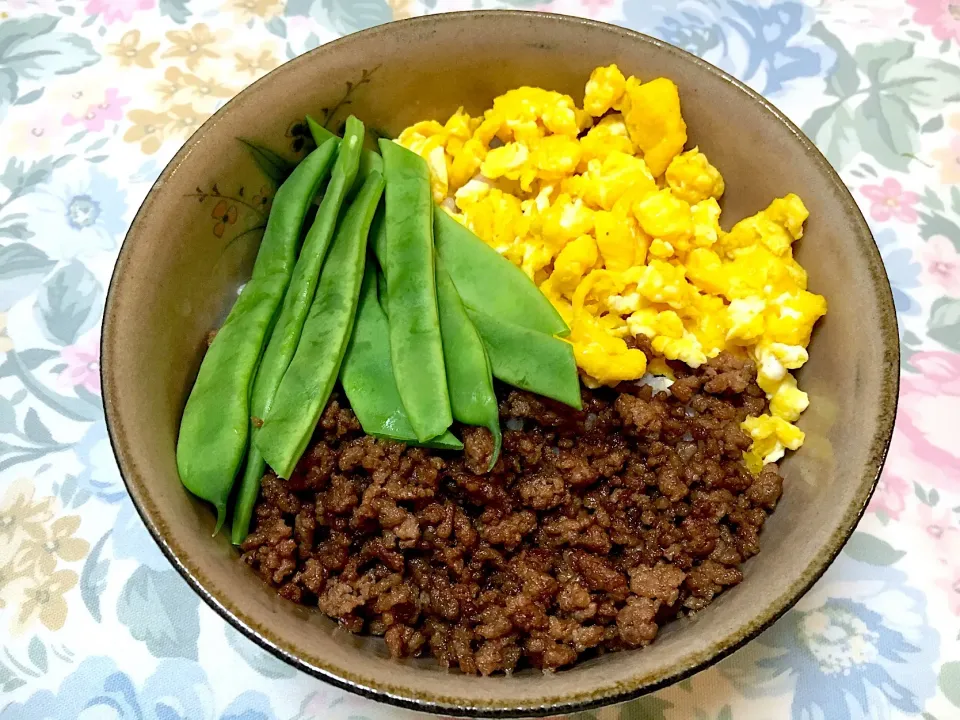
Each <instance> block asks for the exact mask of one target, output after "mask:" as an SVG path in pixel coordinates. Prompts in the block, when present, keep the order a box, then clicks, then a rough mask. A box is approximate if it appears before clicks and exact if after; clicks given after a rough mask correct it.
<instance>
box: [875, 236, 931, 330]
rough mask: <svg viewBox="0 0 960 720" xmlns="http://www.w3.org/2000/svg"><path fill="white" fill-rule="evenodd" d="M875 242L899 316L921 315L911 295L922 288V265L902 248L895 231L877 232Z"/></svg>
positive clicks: (908, 251) (918, 305)
mask: <svg viewBox="0 0 960 720" xmlns="http://www.w3.org/2000/svg"><path fill="white" fill-rule="evenodd" d="M873 237H874V240H876V241H877V247H878V248H879V249H880V256H881V257H882V258H883V265H884V267H885V268H886V269H887V277H889V278H890V289H891V290H892V291H893V304H894V305H895V306H896V308H897V314H898V315H901V316H907V315H914V316H915V315H919V314H920V303H919V302H918V301H917V300H916V299H915V298H914V297H913V296H912V295H911V294H910V291H911V290H916V289H917V288H919V287H920V263H918V262H916V261H915V260H914V258H913V253H911V252H910V249H909V248H906V247H902V246H901V245H900V244H899V243H898V242H897V234H896V232H895V231H893V230H891V229H889V228H887V229H884V230H880V231H879V232H875V233H874V235H873Z"/></svg>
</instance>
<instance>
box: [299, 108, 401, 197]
mask: <svg viewBox="0 0 960 720" xmlns="http://www.w3.org/2000/svg"><path fill="white" fill-rule="evenodd" d="M307 127H308V128H310V135H312V136H313V141H314V142H315V143H316V144H317V147H320V146H321V145H323V143H325V142H326V141H327V140H329V139H331V138H333V139H334V140H336V141H337V142H340V138H338V137H337V136H336V135H334V134H333V133H332V132H330V131H329V130H327V129H326V128H325V127H324V126H323V125H321V124H320V123H318V122H317V121H316V120H314V119H313V118H312V117H310V116H309V115H307ZM374 171H376V172H378V173H380V174H381V175H383V160H382V159H381V157H380V156H379V155H378V154H377V153H375V152H374V151H373V150H363V151H361V153H360V170H359V172H357V179H356V181H355V182H354V185H353V189H354V190H355V191H356V190H359V189H360V186H361V185H363V181H364V179H366V177H367V176H368V175H369V174H370V173H371V172H374Z"/></svg>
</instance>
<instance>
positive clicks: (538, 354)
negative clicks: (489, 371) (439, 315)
mask: <svg viewBox="0 0 960 720" xmlns="http://www.w3.org/2000/svg"><path fill="white" fill-rule="evenodd" d="M467 316H468V317H469V318H470V320H472V321H473V325H474V327H476V328H477V332H479V333H480V337H481V338H482V339H483V344H484V347H486V349H487V354H488V355H489V357H490V366H491V367H492V368H493V376H494V377H495V378H497V379H499V380H502V381H503V382H505V383H507V384H508V385H513V386H514V387H518V388H521V389H522V390H529V391H530V392H534V393H537V394H538V395H543V396H545V397H548V398H553V399H554V400H559V401H560V402H562V403H565V404H567V405H569V406H571V407H574V408H576V409H578V410H579V409H581V407H582V403H581V400H580V379H579V377H578V376H577V363H576V360H575V359H574V357H573V346H572V345H571V344H570V343H568V342H567V341H566V340H561V339H559V338H555V337H552V336H550V335H547V334H546V333H541V332H537V331H536V330H530V329H529V328H525V327H521V326H520V325H515V324H514V323H511V322H507V321H506V320H501V319H500V318H494V317H491V316H490V315H487V314H486V313H482V312H477V311H475V310H471V309H470V308H469V307H468V308H467Z"/></svg>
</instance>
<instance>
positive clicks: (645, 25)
mask: <svg viewBox="0 0 960 720" xmlns="http://www.w3.org/2000/svg"><path fill="white" fill-rule="evenodd" d="M623 11H624V15H625V16H626V20H627V24H628V25H629V26H631V27H633V28H635V29H637V30H642V31H645V32H650V33H652V34H653V35H655V36H657V37H659V38H660V39H662V40H666V41H667V42H669V43H672V44H673V45H677V46H678V47H681V48H683V49H684V50H687V51H689V52H691V53H693V54H694V55H698V56H700V57H702V58H704V59H705V60H709V61H710V62H712V63H713V64H715V65H717V66H719V67H721V68H723V69H724V70H726V71H727V72H729V73H731V74H733V75H735V76H737V77H738V78H740V79H741V80H743V81H744V82H747V83H749V84H751V85H753V86H754V87H755V88H757V89H758V90H760V91H761V92H763V93H764V94H767V95H775V94H777V93H779V92H781V91H782V90H783V89H784V88H785V87H786V86H787V85H789V84H790V82H791V81H793V80H796V79H798V78H803V77H813V76H816V75H819V74H820V73H821V72H822V71H823V70H824V69H825V68H828V67H830V65H832V63H833V60H834V56H833V53H832V51H830V50H829V48H827V47H826V46H825V45H824V44H823V43H821V42H819V41H816V40H815V39H813V38H812V37H810V36H809V35H807V31H808V30H809V28H810V25H811V24H812V21H813V12H812V10H811V9H810V8H809V7H808V6H806V5H804V4H802V3H799V2H793V1H788V2H777V3H773V4H767V5H763V4H762V3H761V4H756V3H754V4H747V3H743V2H737V1H736V0H703V1H702V2H701V1H700V0H658V1H656V2H653V3H648V2H647V1H646V0H626V2H625V3H624V8H623Z"/></svg>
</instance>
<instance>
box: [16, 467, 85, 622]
mask: <svg viewBox="0 0 960 720" xmlns="http://www.w3.org/2000/svg"><path fill="white" fill-rule="evenodd" d="M58 511H59V502H58V501H57V499H56V498H54V497H37V495H36V488H35V486H34V483H33V481H32V480H28V479H21V480H17V481H15V482H13V483H11V484H10V485H9V486H8V487H7V490H6V492H5V493H4V495H3V498H2V499H0V609H3V610H6V611H7V612H6V613H5V614H6V615H7V616H8V617H9V618H10V631H11V632H12V633H14V634H16V633H20V632H24V631H26V630H27V629H29V628H30V627H32V626H33V625H34V624H35V623H36V622H37V621H39V623H40V624H42V625H43V626H44V627H46V628H47V629H48V630H59V629H60V628H61V627H63V624H64V622H66V618H67V601H66V599H65V595H66V594H67V593H68V592H69V591H70V590H72V589H73V588H74V587H75V586H76V585H77V582H78V574H77V569H76V568H75V567H63V566H64V565H74V564H75V563H79V562H80V561H81V560H83V559H84V558H85V557H86V556H87V553H88V552H89V551H90V543H89V542H87V541H86V540H84V539H83V538H81V537H77V533H78V531H79V529H80V524H81V520H80V516H79V515H61V514H59V513H58Z"/></svg>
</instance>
